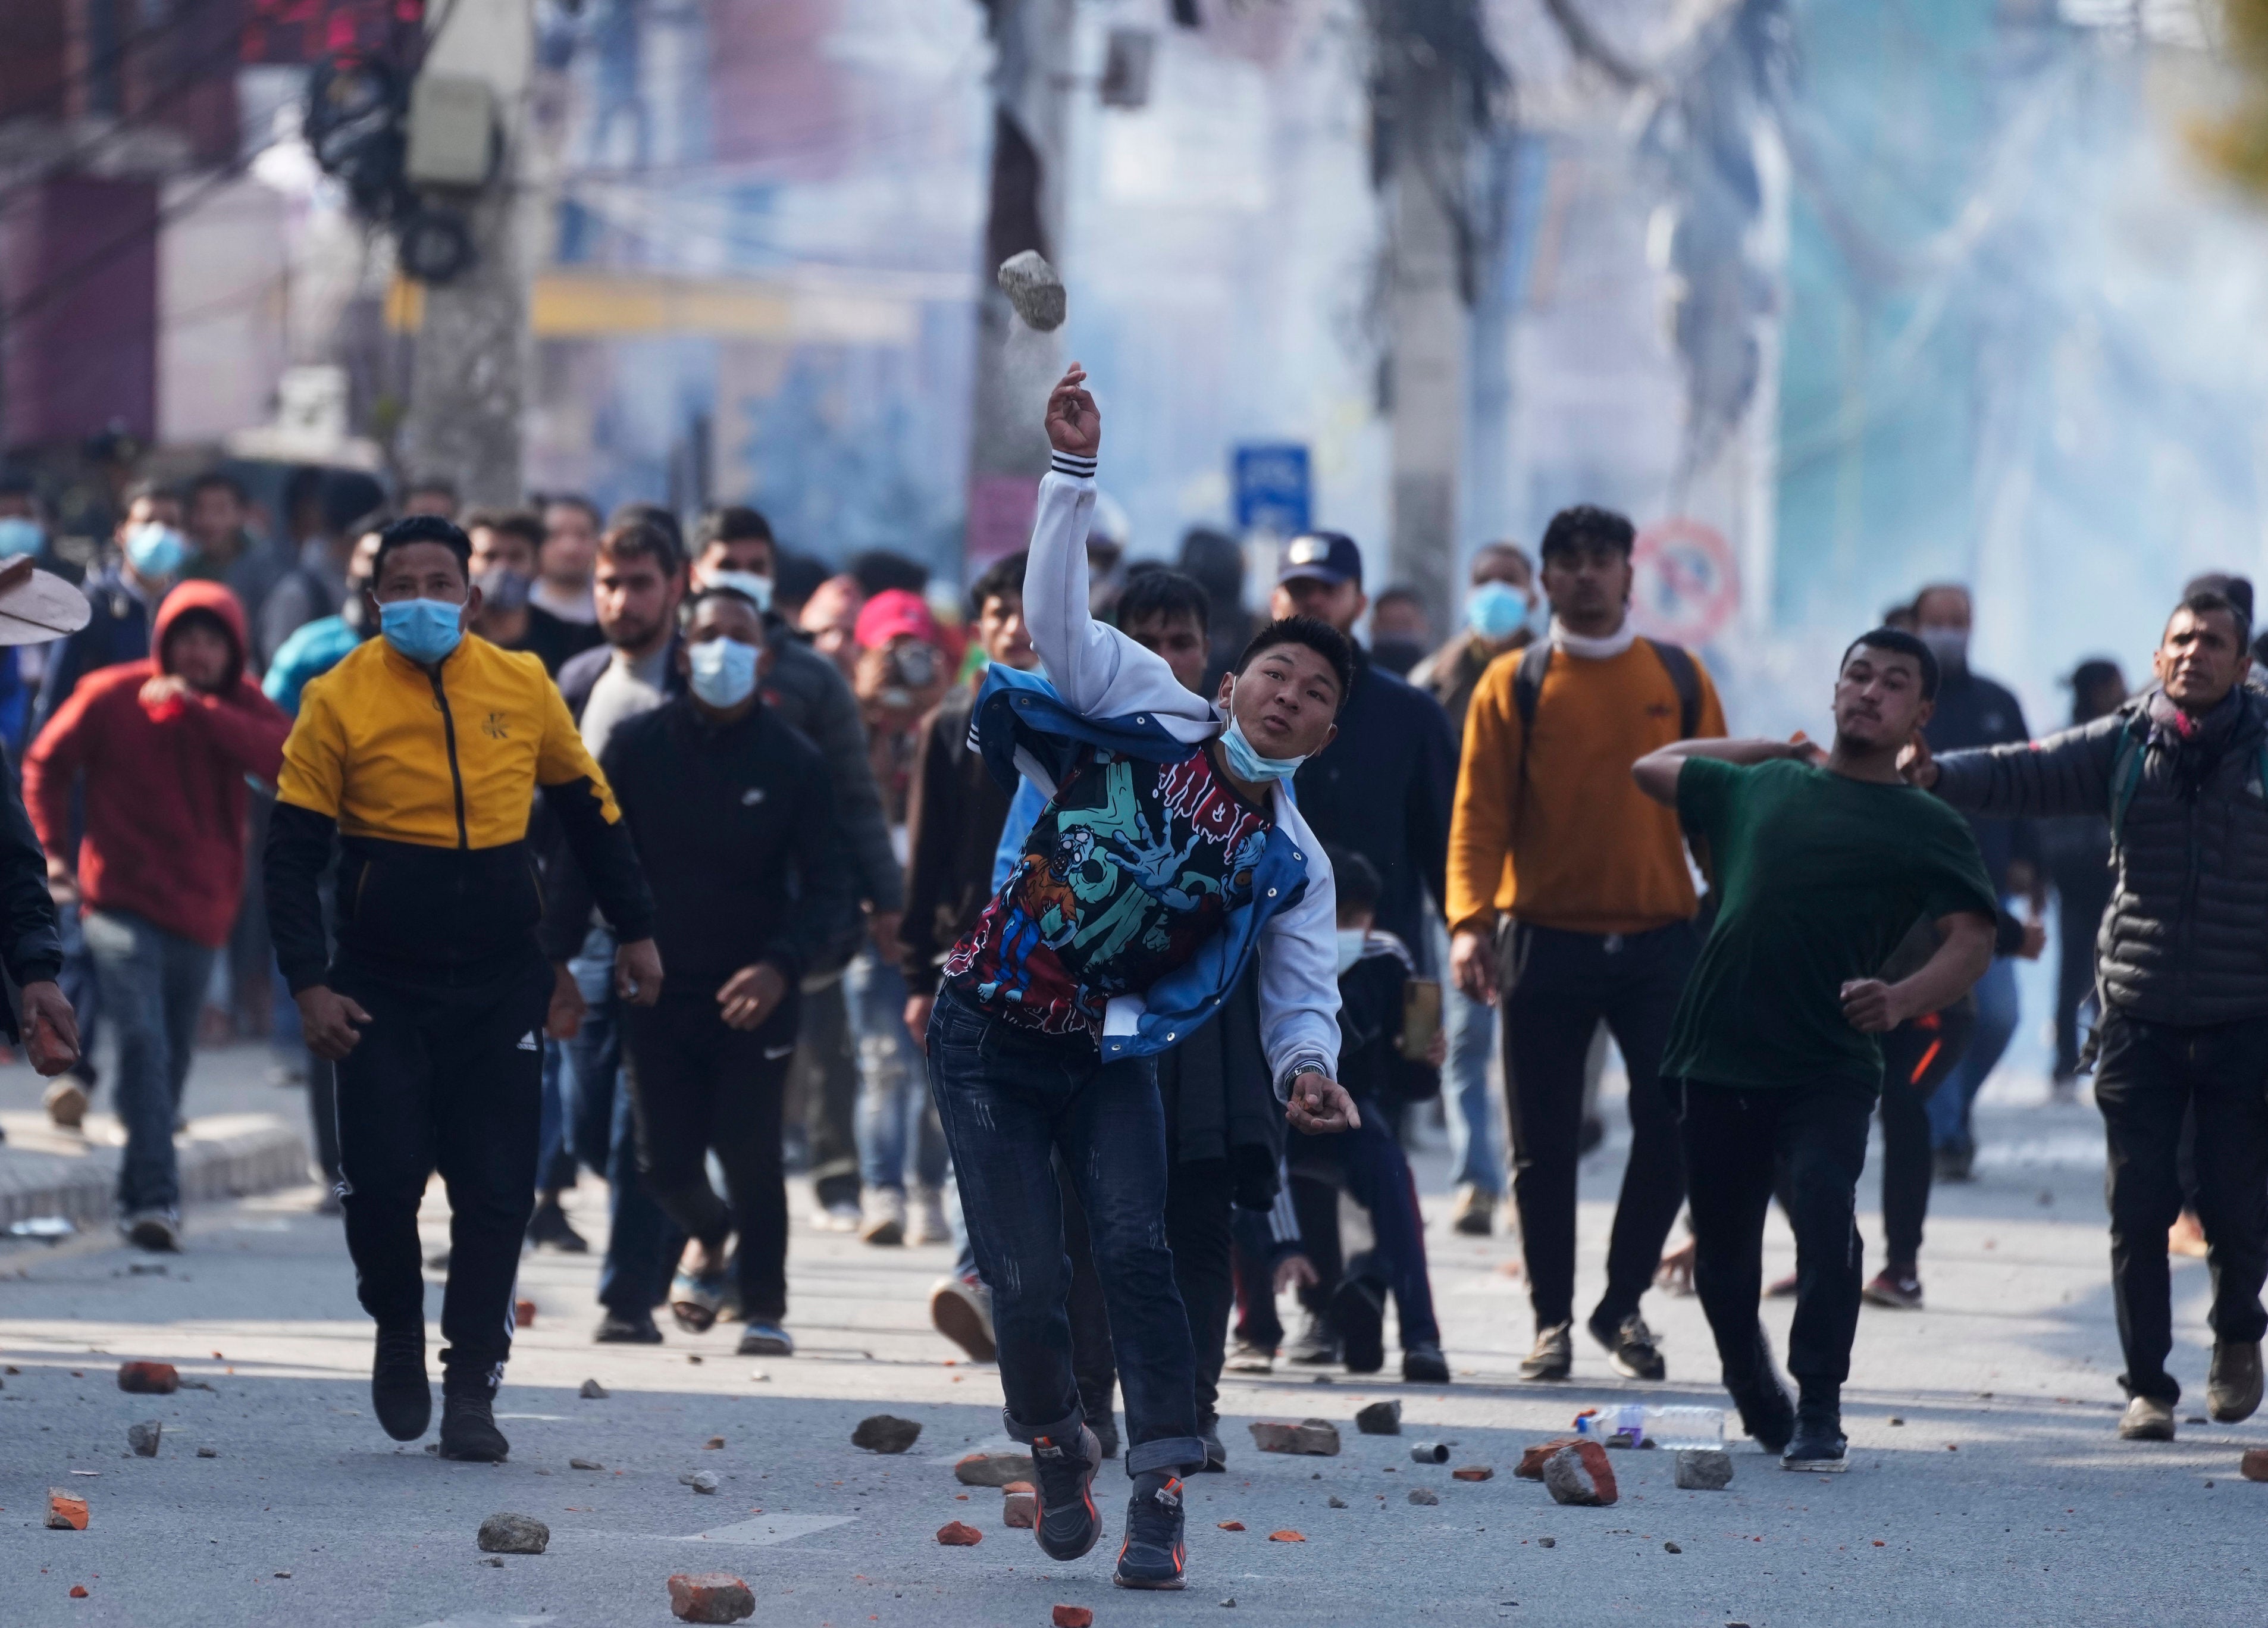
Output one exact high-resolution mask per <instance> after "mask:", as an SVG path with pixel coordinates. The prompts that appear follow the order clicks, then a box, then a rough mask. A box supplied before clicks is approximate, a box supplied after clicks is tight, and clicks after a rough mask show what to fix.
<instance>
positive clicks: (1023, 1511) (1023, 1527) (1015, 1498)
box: [1000, 1492, 1040, 1532]
mask: <svg viewBox="0 0 2268 1628" xmlns="http://www.w3.org/2000/svg"><path fill="white" fill-rule="evenodd" d="M1000 1520H1001V1524H1002V1525H1004V1526H1011V1527H1013V1528H1015V1529H1017V1530H1018V1531H1020V1532H1028V1531H1030V1530H1031V1529H1033V1528H1034V1527H1035V1526H1037V1525H1039V1523H1040V1499H1039V1494H1037V1493H1036V1492H1011V1493H1009V1494H1008V1496H1007V1497H1006V1498H1005V1499H1002V1500H1001V1503H1000Z"/></svg>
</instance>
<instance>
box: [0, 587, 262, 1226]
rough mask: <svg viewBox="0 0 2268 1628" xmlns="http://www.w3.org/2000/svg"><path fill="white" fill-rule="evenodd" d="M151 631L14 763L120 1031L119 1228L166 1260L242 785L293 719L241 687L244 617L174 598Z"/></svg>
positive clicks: (233, 880) (240, 857) (227, 898)
mask: <svg viewBox="0 0 2268 1628" xmlns="http://www.w3.org/2000/svg"><path fill="white" fill-rule="evenodd" d="M153 632H154V633H155V635H156V637H155V638H154V639H153V641H152V645H153V653H152V654H151V656H150V657H149V658H148V659H144V660H141V661H127V662H122V663H120V664H119V665H118V666H116V667H104V668H102V669H101V670H99V672H95V673H92V674H89V675H87V676H86V677H85V678H84V679H82V680H81V681H79V684H78V687H77V689H74V690H73V691H72V692H71V696H70V700H69V701H67V702H65V703H64V704H63V706H62V708H61V709H59V710H58V711H56V713H55V716H54V717H53V718H50V719H49V720H48V725H47V727H46V728H44V729H42V730H41V731H40V736H39V739H38V740H35V741H33V744H32V749H31V750H30V751H29V752H28V753H26V755H25V757H24V801H25V802H26V804H27V805H28V806H29V807H30V809H31V814H32V821H33V824H34V825H35V826H36V827H37V828H38V830H39V834H40V842H41V843H43V844H44V845H45V847H46V849H47V851H48V880H49V882H50V884H51V886H52V887H53V888H54V889H55V894H56V896H57V897H58V898H59V899H63V900H69V899H71V898H73V897H76V899H77V902H78V905H79V911H80V914H81V916H82V917H84V919H85V932H86V945H87V950H88V953H89V954H90V955H91V956H92V960H93V961H94V967H95V977H96V982H97V987H98V989H99V991H100V993H101V998H102V1006H103V1010H104V1012H105V1013H107V1014H112V1016H113V1020H114V1022H115V1023H116V1024H117V1026H118V1113H119V1117H120V1118H122V1120H124V1121H125V1122H126V1158H125V1160H124V1161H123V1162H122V1165H121V1166H120V1168H119V1173H118V1206H119V1214H120V1217H121V1219H120V1222H119V1226H120V1228H121V1230H122V1231H123V1232H124V1233H125V1234H126V1235H127V1237H128V1238H129V1239H130V1240H132V1241H134V1242H135V1243H136V1244H139V1245H141V1246H142V1247H143V1248H144V1249H180V1247H181V1223H180V1174H179V1171H178V1169H177V1168H176V1166H175V1164H174V1161H173V1122H174V1118H175V1116H176V1115H177V1114H178V1112H179V1111H180V1101H181V1087H182V1083H183V1082H184V1080H186V1079H188V1072H189V1047H190V1043H191V1042H192V1041H193V1040H194V1039H195V1035H196V1022H197V1012H198V1009H199V1007H200V1006H201V1005H202V1004H203V998H204V991H205V984H206V983H207V981H208V979H209V978H210V976H211V973H212V963H213V955H214V954H215V952H216V951H217V950H218V949H219V947H221V946H222V945H224V944H225V943H227V942H228V935H229V929H230V928H231V927H232V925H233V924H234V923H235V920H236V910H237V903H238V901H239V899H240V898H241V897H242V896H243V894H244V863H245V860H244V855H245V823H244V822H245V803H246V795H247V794H246V788H245V777H246V776H247V775H249V776H251V777H253V778H254V779H257V780H263V781H270V782H272V781H273V780H274V779H275V778H276V770H277V768H278V767H279V766H280V765H281V763H282V762H283V757H284V736H285V735H287V734H288V733H291V719H289V718H286V717H284V713H283V711H281V710H280V709H279V708H278V707H277V706H276V704H275V703H274V702H272V701H270V700H269V699H268V697H267V696H263V695H261V693H260V687H259V686H258V685H257V684H255V683H254V682H253V681H252V680H251V678H250V677H248V676H247V674H246V672H245V649H246V645H247V640H246V637H245V627H244V608H243V607H242V606H240V605H239V604H238V603H237V599H236V595H235V594H233V593H230V592H229V591H228V589H226V588H225V587H224V586H221V585H220V584H218V583H217V582H194V581H193V582H185V583H183V584H182V585H181V586H179V587H177V588H175V589H174V590H173V592H172V593H169V594H167V595H166V600H165V602H164V603H163V604H162V605H160V606H159V607H158V616H157V621H156V623H155V625H154V627H153ZM75 786H76V787H83V788H84V799H85V836H83V837H81V839H80V842H79V846H78V849H77V863H76V864H74V863H73V860H72V849H71V846H70V832H71V792H72V790H73V788H74V787H75Z"/></svg>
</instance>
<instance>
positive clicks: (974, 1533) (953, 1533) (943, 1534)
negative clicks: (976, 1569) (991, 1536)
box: [937, 1521, 984, 1549]
mask: <svg viewBox="0 0 2268 1628" xmlns="http://www.w3.org/2000/svg"><path fill="white" fill-rule="evenodd" d="M937 1541H938V1542H939V1543H943V1544H944V1545H945V1546H946V1548H947V1549H974V1548H975V1547H976V1545H977V1544H979V1543H983V1541H984V1534H983V1533H982V1532H980V1531H978V1530H977V1529H976V1528H975V1527H973V1526H969V1525H967V1524H966V1523H964V1522H962V1521H946V1523H945V1524H944V1525H943V1526H941V1527H939V1528H938V1529H937Z"/></svg>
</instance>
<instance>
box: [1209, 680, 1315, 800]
mask: <svg viewBox="0 0 2268 1628" xmlns="http://www.w3.org/2000/svg"><path fill="white" fill-rule="evenodd" d="M1220 749H1221V751H1222V752H1223V753H1224V754H1226V756H1227V758H1228V769H1229V772H1230V773H1231V774H1233V775H1234V776H1236V777H1238V778H1239V779H1241V780H1288V779H1290V778H1291V777H1292V776H1293V775H1295V774H1297V773H1298V772H1299V770H1300V764H1302V763H1304V762H1307V758H1306V757H1304V756H1301V757H1263V756H1261V755H1260V748H1257V747H1256V746H1254V745H1253V744H1252V740H1251V737H1249V736H1248V735H1247V734H1246V733H1244V726H1243V725H1241V724H1240V723H1238V722H1237V721H1236V686H1235V684H1234V683H1233V682H1232V683H1231V684H1230V685H1229V690H1228V727H1227V729H1226V730H1225V731H1223V732H1222V733H1221V737H1220Z"/></svg>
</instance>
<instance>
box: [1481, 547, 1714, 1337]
mask: <svg viewBox="0 0 2268 1628" xmlns="http://www.w3.org/2000/svg"><path fill="white" fill-rule="evenodd" d="M1634 540H1635V539H1634V534H1633V532H1632V529H1631V523H1630V522H1629V521H1628V520H1627V519H1624V518H1623V517H1622V516H1621V515H1619V514H1614V513H1610V512H1608V511H1607V510H1604V509H1595V508H1591V507H1588V506H1584V507H1579V508H1573V509H1567V510H1563V511H1562V512H1559V513H1558V514H1557V515H1554V516H1553V517H1552V520H1551V524H1550V527H1549V528H1547V529H1546V530H1545V532H1544V534H1543V546H1542V547H1541V549H1539V550H1538V553H1539V554H1540V555H1541V556H1542V558H1543V591H1544V593H1545V594H1546V596H1547V597H1549V598H1550V601H1551V627H1550V634H1549V635H1548V637H1546V638H1545V639H1544V640H1543V642H1541V643H1538V644H1535V645H1529V646H1528V648H1527V649H1526V650H1524V651H1521V652H1517V653H1515V654H1511V655H1505V656H1499V658H1497V659H1496V660H1495V661H1494V662H1492V663H1491V664H1490V666H1489V668H1488V670H1487V671H1486V672H1485V673H1484V674H1482V675H1481V681H1480V684H1479V686H1478V687H1477V688H1476V689H1475V691H1474V693H1473V703H1472V708H1471V710H1470V711H1469V712H1467V713H1466V715H1465V752H1464V763H1463V766H1462V770H1460V772H1459V774H1458V776H1457V802H1456V811H1455V814H1454V818H1453V819H1452V820H1451V821H1450V827H1449V864H1448V895H1449V896H1448V898H1447V901H1446V903H1447V915H1448V918H1449V932H1450V944H1449V964H1450V967H1451V969H1452V970H1453V971H1454V974H1455V976H1456V979H1457V983H1458V986H1459V987H1460V988H1461V989H1462V990H1463V991H1465V993H1466V994H1468V995H1469V996H1471V997H1472V998H1474V999H1476V1000H1488V1001H1498V1000H1499V999H1500V1000H1501V1003H1502V1007H1503V1016H1504V1079H1505V1098H1506V1108H1507V1109H1508V1112H1507V1114H1506V1118H1507V1119H1508V1120H1509V1122H1510V1124H1511V1129H1512V1153H1513V1197H1514V1199H1515V1200H1516V1202H1517V1203H1518V1204H1519V1208H1520V1229H1521V1247H1522V1248H1523V1249H1524V1250H1525V1251H1526V1254H1527V1257H1528V1296H1529V1299H1530V1300H1531V1301H1532V1302H1533V1303H1534V1305H1535V1349H1534V1350H1533V1351H1531V1352H1529V1353H1528V1358H1527V1360H1526V1361H1524V1362H1522V1363H1521V1375H1522V1377H1524V1378H1527V1379H1542V1380H1563V1379H1565V1378H1566V1377H1567V1376H1568V1374H1569V1370H1570V1366H1571V1365H1572V1362H1573V1359H1574V1353H1573V1342H1572V1337H1571V1331H1572V1325H1573V1322H1574V1297H1575V1167H1576V1161H1577V1160H1578V1159H1579V1157H1580V1151H1579V1137H1580V1132H1581V1128H1582V1118H1583V1064H1584V1058H1585V1056H1586V1054H1587V1052H1588V1051H1589V1050H1590V1046H1591V1037H1592V1035H1593V1034H1594V1033H1595V1032H1596V1030H1597V1028H1598V1027H1599V1024H1600V1022H1601V1021H1602V1020H1603V1021H1604V1022H1605V1023H1606V1025H1607V1028H1609V1030H1610V1031H1612V1033H1613V1035H1614V1037H1615V1043H1616V1045H1617V1046H1619V1047H1620V1048H1621V1049H1622V1054H1623V1060H1624V1062H1625V1063H1627V1064H1629V1066H1630V1117H1631V1151H1630V1159H1629V1162H1628V1163H1627V1164H1626V1165H1625V1166H1624V1170H1623V1186H1622V1195H1621V1197H1620V1200H1619V1202H1618V1203H1617V1204H1616V1207H1615V1226H1614V1233H1613V1235H1612V1237H1611V1239H1610V1241H1609V1244H1608V1247H1607V1290H1606V1293H1605V1294H1604V1296H1602V1298H1601V1300H1600V1301H1599V1303H1598V1306H1597V1308H1596V1309H1595V1310H1594V1311H1593V1313H1592V1314H1591V1315H1590V1317H1589V1319H1588V1320H1587V1326H1588V1327H1589V1330H1590V1332H1591V1336H1592V1337H1593V1338H1594V1339H1596V1340H1597V1341H1598V1342H1599V1343H1600V1344H1602V1345H1603V1346H1605V1347H1606V1349H1607V1353H1608V1360H1609V1364H1610V1365H1611V1366H1613V1368H1614V1370H1615V1371H1616V1373H1617V1374H1623V1375H1624V1376H1625V1377H1626V1378H1631V1379H1649V1380H1658V1379H1661V1377H1662V1376H1663V1373H1664V1368H1663V1364H1662V1359H1661V1352H1660V1350H1659V1349H1658V1348H1657V1347H1656V1345H1655V1344H1654V1340H1653V1331H1652V1330H1649V1329H1648V1328H1647V1327H1646V1319H1645V1318H1644V1317H1642V1316H1641V1315H1639V1314H1638V1300H1639V1299H1640V1297H1641V1296H1643V1295H1644V1294H1645V1293H1646V1286H1647V1285H1648V1284H1649V1283H1651V1282H1652V1281H1653V1271H1654V1266H1655V1263H1656V1262H1657V1261H1659V1260H1660V1258H1661V1244H1662V1240H1663V1239H1664V1238H1665V1237H1667V1236H1668V1233H1669V1228H1670V1226H1671V1224H1672V1223H1673V1222H1675V1220H1676V1219H1677V1206H1678V1204H1680V1203H1681V1202H1683V1198H1684V1193H1685V1180H1684V1166H1683V1161H1682V1160H1681V1158H1680V1155H1679V1153H1678V1144H1677V1122H1676V1116H1675V1113H1674V1112H1673V1111H1672V1109H1671V1107H1670V1103H1669V1100H1668V1095H1667V1094H1666V1093H1665V1092H1664V1091H1663V1090H1662V1088H1661V1052H1662V1047H1663V1046H1664V1045H1665V1044H1666V1043H1667V1042H1668V1035H1669V1020H1670V1018H1671V1016H1672V1014H1673V1013H1675V1011H1676V1009H1677V998H1678V996H1679V995H1680V994H1681V993H1682V992H1683V990H1684V986H1685V977H1686V974H1687V973H1688V972H1690V970H1691V969H1692V967H1693V962H1694V960H1695V958H1696V957H1697V955H1698V954H1699V953H1700V947H1701V935H1700V934H1699V933H1698V932H1696V931H1695V930H1694V926H1693V916H1694V912H1695V910H1696V908H1697V902H1696V900H1695V896H1694V891H1693V880H1692V874H1691V872H1690V869H1689V868H1688V867H1687V865H1686V862H1685V858H1686V855H1685V847H1684V843H1683V841H1682V839H1681V837H1680V835H1679V832H1678V829H1677V816H1676V814H1675V812H1674V811H1672V810H1670V809H1668V808H1664V807H1661V806H1660V805H1658V804H1655V803H1653V802H1651V801H1649V800H1648V799H1646V796H1645V795H1644V794H1643V793H1641V792H1639V791H1638V787H1637V786H1636V785H1635V784H1634V783H1633V782H1632V781H1631V775H1630V766H1631V764H1632V763H1633V762H1637V761H1638V759H1639V758H1641V757H1644V756H1645V755H1646V754H1647V753H1649V752H1652V751H1655V750H1658V749H1659V748H1662V747H1665V746H1668V744H1669V743H1670V742H1671V741H1673V740H1681V739H1684V738H1687V737H1692V736H1701V735H1721V734H1723V733H1725V714H1724V711H1723V709H1722V708H1721V707H1720V706H1719V704H1718V701H1717V691H1716V689H1715V687H1714V686H1713V685H1712V684H1711V683H1710V681H1709V675H1708V674H1707V673H1706V672H1705V671H1704V670H1703V669H1702V667H1701V664H1700V663H1699V662H1697V661H1696V660H1695V659H1693V658H1692V657H1691V656H1690V655H1689V654H1687V653H1686V652H1684V651H1683V650H1681V649H1679V648H1678V647H1677V646H1676V645H1668V644H1663V643H1661V642H1659V641H1657V640H1653V639H1645V638H1640V637H1638V635H1637V632H1636V630H1634V629H1632V628H1631V625H1630V592H1631V545H1632V543H1633V541H1634ZM1500 928H1501V931H1499V929H1500Z"/></svg>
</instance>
